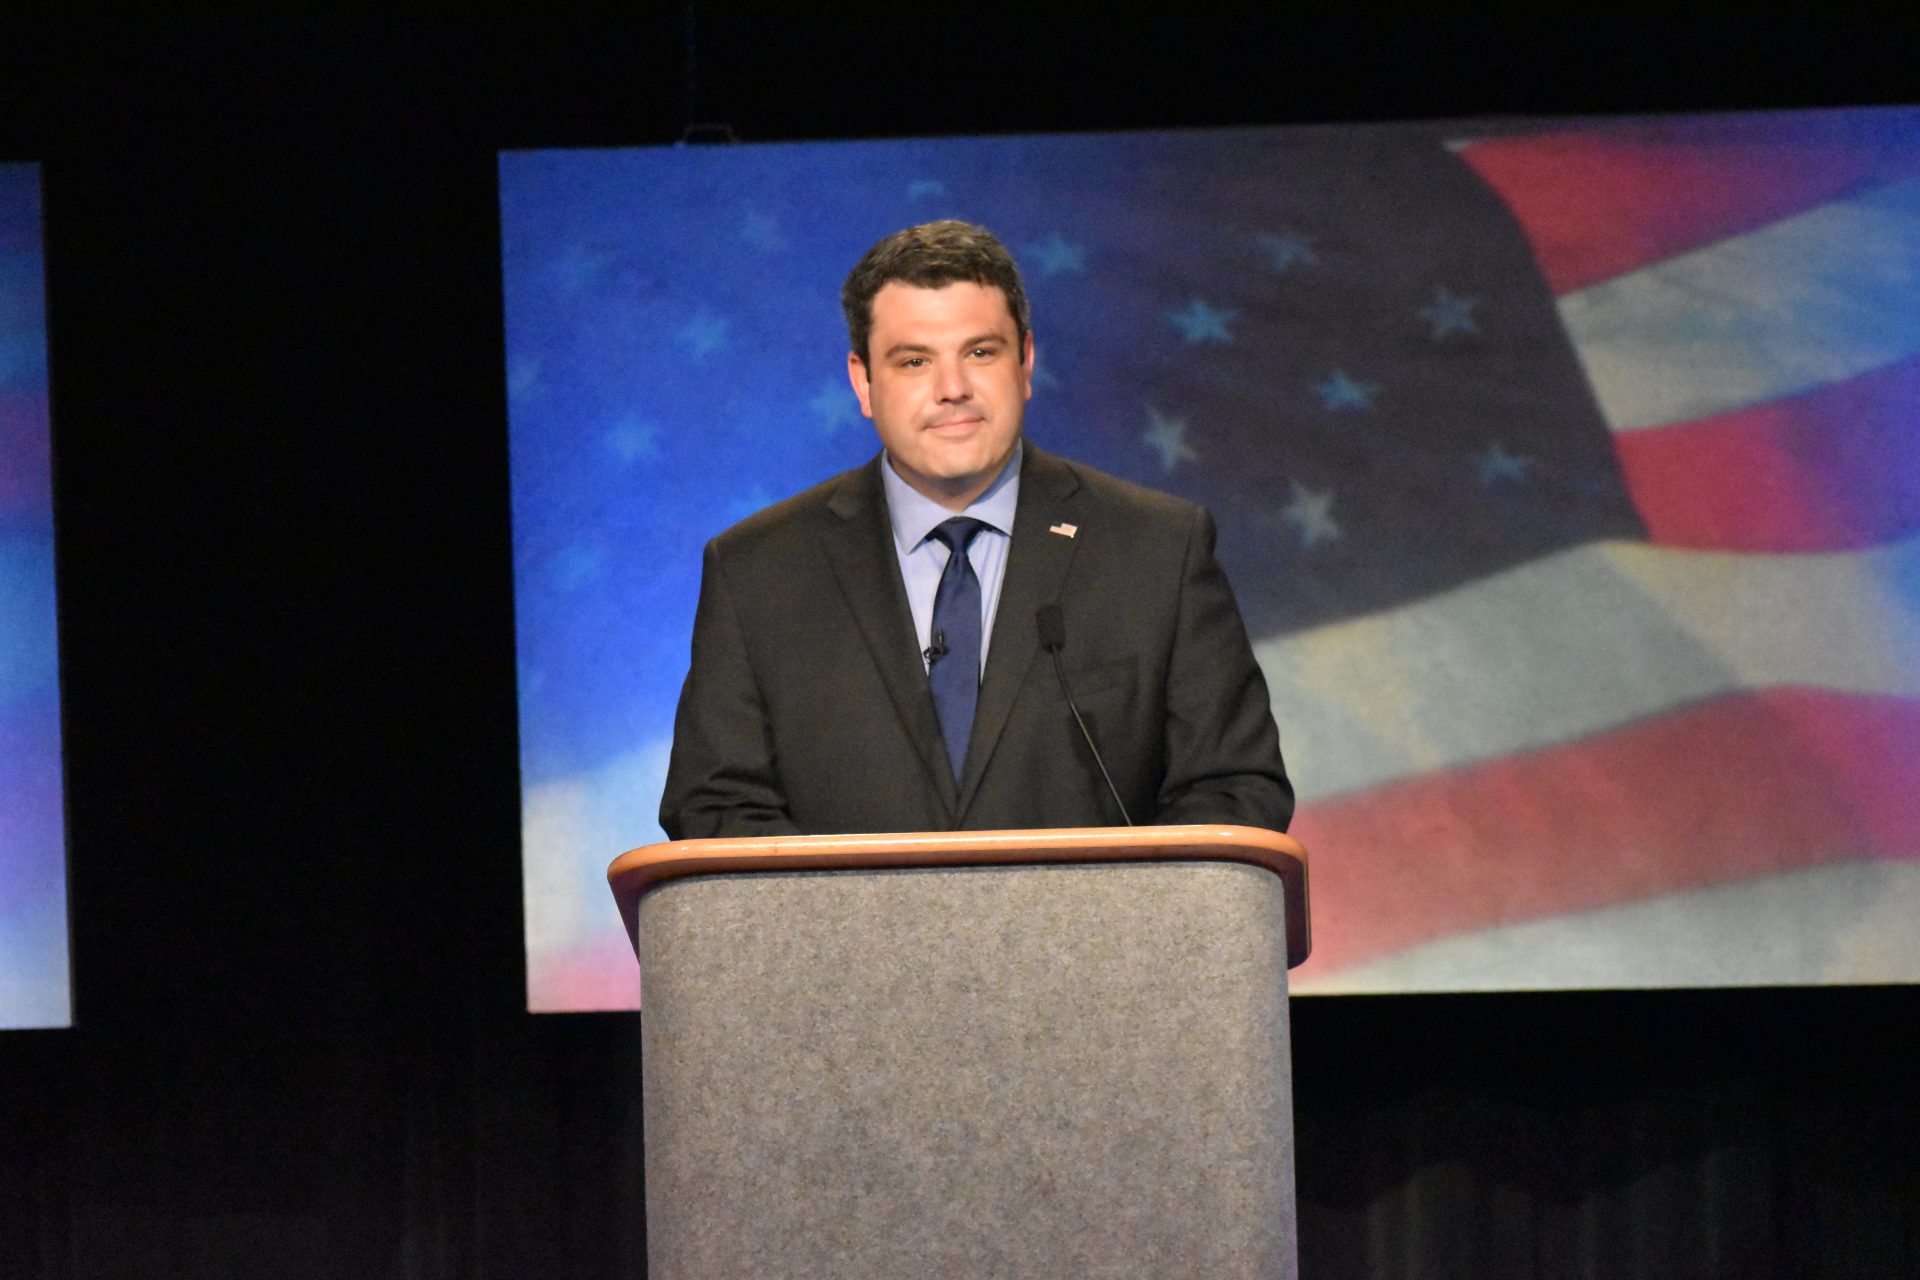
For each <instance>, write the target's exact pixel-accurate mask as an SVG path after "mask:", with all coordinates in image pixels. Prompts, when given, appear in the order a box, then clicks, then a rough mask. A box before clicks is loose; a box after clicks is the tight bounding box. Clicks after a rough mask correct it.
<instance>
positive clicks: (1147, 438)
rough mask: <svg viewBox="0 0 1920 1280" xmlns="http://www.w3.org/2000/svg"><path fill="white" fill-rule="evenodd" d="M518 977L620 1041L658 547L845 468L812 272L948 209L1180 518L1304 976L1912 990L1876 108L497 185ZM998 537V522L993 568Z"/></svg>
mask: <svg viewBox="0 0 1920 1280" xmlns="http://www.w3.org/2000/svg"><path fill="white" fill-rule="evenodd" d="M500 199H501V213H502V236H503V248H502V257H503V267H504V288H505V301H506V325H507V358H508V368H507V371H506V376H507V392H508V403H509V413H510V429H511V448H512V483H513V521H514V574H515V590H516V615H517V628H518V670H519V707H520V734H521V761H522V775H523V826H524V830H523V839H524V874H525V892H526V911H527V915H526V919H527V935H526V948H527V964H528V999H529V1004H530V1007H531V1008H533V1009H536V1010H563V1009H608V1008H628V1007H633V1006H634V1005H635V1004H636V1002H637V1000H638V998H639V991H638V982H637V980H636V977H635V969H634V962H633V957H632V953H631V951H630V949H629V946H628V944H627V942H626V940H625V939H624V938H623V937H622V936H621V931H620V925H619V921H618V919H617V917H616V916H615V914H614V911H613V907H612V904H611V900H610V899H609V897H608V895H607V891H606V888H605V885H604V882H603V880H602V874H603V870H604V868H605V865H606V863H607V862H608V860H609V859H611V858H612V857H614V856H615V855H616V854H618V853H620V852H621V851H622V850H625V849H627V848H630V847H633V846H636V845H640V844H644V843H648V842H651V841H654V840H657V839H660V838H661V832H660V828H659V826H658V823H657V820H656V810H657V806H658V803H659V797H660V790H661V782H662V777H663V774H664V770H665V767H666V761H667V757H668V752H669V749H670V745H671V729H672V717H673V709H674V705H675V700H676V697H677V695H678V691H679V687H680V682H681V680H682V678H683V677H684V675H685V672H686V668H687V646H688V636H689V631H690V627H691V619H692V611H693V605H694V598H695V592H696V589H697V585H698V582H697V579H698V572H699V564H700V550H701V546H702V544H703V543H704V542H705V541H706V540H707V539H708V538H710V537H712V536H713V535H714V534H716V533H718V532H719V531H720V530H721V529H723V528H725V527H726V526H727V525H729V524H731V523H732V522H734V521H736V520H738V519H740V518H742V517H743V516H745V515H747V514H749V513H751V512H753V511H755V510H756V509H758V508H760V507H762V506H765V505H766V504H768V503H770V502H773V501H775V500H777V499H779V498H782V497H785V496H787V495H788V494H791V493H794V492H796V491H798V490H799V489H801V488H804V487H806V486H808V485H811V484H813V483H815V482H817V481H819V480H822V479H824V478H826V477H828V476H830V475H832V474H834V473H836V472H838V471H841V470H844V469H847V468H850V467H854V466H856V465H859V464H861V463H862V462H864V461H866V460H867V459H868V458H869V457H871V456H872V455H873V453H874V451H875V448H876V445H875V441H874V438H873V435H872V432H871V431H870V429H869V428H868V424H867V423H866V422H865V421H864V420H863V419H862V418H861V416H860V414H859V411H858V406H857V404H856V402H855V400H854V397H853V395H852V392H851V391H850V389H849V387H848V384H847V378H846V372H845V356H846V348H847V339H846V335H845V330H844V327H843V325H842V322H841V319H840V315H839V311H838V290H839V286H840V283H841V281H842V279H843V277H844V275H845V273H846V272H847V270H848V269H849V268H850V267H851V266H852V264H853V263H854V262H855V260H856V259H858V257H859V256H860V254H861V253H862V252H863V251H864V250H865V249H866V247H867V246H868V245H869V244H870V243H872V242H873V241H874V240H876V239H877V238H879V237H880V236H882V235H885V234H886V233H888V232H891V231H893V230H896V229H898V228H900V227H902V226H905V225H908V224H911V223H915V222H920V221H925V220H929V219H933V218H939V217H959V218H965V219H968V220H970V221H975V222H980V223H984V224H986V225H987V226H989V227H991V228H993V229H994V230H995V231H996V232H997V233H998V234H999V235H1000V237H1001V238H1002V239H1003V240H1005V241H1006V242H1007V243H1008V244H1009V246H1010V247H1011V248H1012V249H1013V250H1014V252H1015V254H1016V256H1017V257H1018V258H1019V260H1020V263H1021V265H1022V269H1023V271H1024V273H1025V275H1026V278H1027V282H1028V286H1029V289H1030V291H1031V295H1032V302H1033V315H1034V330H1035V334H1036V342H1037V351H1038V356H1037V365H1038V368H1037V375H1036V376H1037V387H1036V391H1035V395H1034V398H1033V402H1032V404H1031V405H1030V407H1029V411H1028V417H1027V424H1028V433H1029V435H1030V437H1031V438H1032V439H1034V440H1035V441H1036V442H1037V443H1039V444H1040V445H1041V446H1042V447H1044V448H1046V449H1049V450H1052V451H1055V452H1058V453H1061V454H1064V455H1066V456H1068V457H1070V458H1074V459H1078V460H1080V461H1083V462H1085V463H1088V464H1090V465H1092V466H1095V467H1099V468H1101V469H1103V470H1106V471H1109V472H1112V473H1115V474H1117V475H1120V476H1123V477H1126V478H1127V479H1130V480H1134V481H1138V482H1140V483H1143V484H1146V485H1149V486H1152V487H1155V488H1159V489H1163V490H1166V491H1168V492H1171V493H1175V494H1178V495H1181V496H1183V497H1187V498H1191V499H1194V500H1197V501H1200V502H1203V503H1205V504H1206V505H1207V506H1208V507H1209V508H1210V509H1211V510H1212V511H1213V513H1214V514H1215V516H1216V517H1217V518H1218V521H1219V525H1220V530H1221V535H1220V548H1219V550H1220V555H1221V558H1222V560H1223V562H1224V563H1225V565H1226V567H1227V570H1228V572H1229V574H1230V576H1231V578H1232V581H1233V583H1234V586H1235V589H1236V591H1237V593H1238V595H1239V598H1240V601H1241V605H1242V607H1243V609H1244V611H1245V614H1246V617H1247V620H1248V623H1249V626H1250V628H1251V629H1252V631H1253V633H1254V639H1255V645H1256V650H1257V653H1258V656H1259V659H1260V662H1261V665H1262V668H1263V670H1264V671H1265V673H1266V676H1267V679H1268V682H1269V684H1270V685H1271V688H1272V696H1273V709H1274V714H1275V717H1276V718H1277V720H1278V722H1279V725H1280V731H1281V738H1282V743H1283V746H1284V749H1285V752H1286V756H1287V761H1288V764H1289V767H1290V769H1291V770H1292V772H1293V774H1294V777H1295V780H1296V783H1297V785H1298V788H1299V793H1300V810H1299V817H1298V820H1297V822H1296V824H1295V827H1294V832H1295V834H1297V835H1298V836H1299V837H1300V839H1301V840H1303V841H1304V842H1305V843H1306V845H1307V846H1308V847H1309V848H1310V849H1311V850H1312V851H1313V855H1314V863H1313V867H1314V872H1313V874H1314V891H1315V899H1314V917H1315V950H1314V956H1313V958H1312V960H1311V961H1309V963H1308V964H1307V966H1306V967H1305V968H1303V969H1302V970H1300V971H1299V972H1297V973H1296V975H1295V990H1296V991H1299V992H1303V993H1315V992H1318V993H1338V992H1415V991H1462V990H1511V989H1539V988H1603V987H1667V986H1718V985H1756V984H1816V983H1888V982H1912V981H1914V980H1916V978H1920V933H1917V932H1916V931H1915V930H1913V929H1912V927H1911V922H1912V921H1913V920H1915V919H1920V625H1916V622H1917V619H1916V613H1917V611H1920V444H1917V443H1916V438H1917V433H1916V416H1917V415H1916V409H1917V408H1920V111H1915V110H1911V109H1874V110H1855V111H1829V112H1794V113H1768V114H1742V115H1726V116H1675V117H1664V118H1634V119H1620V120H1584V121H1577V122H1574V121H1552V120H1547V121H1529V122H1513V121H1503V122H1498V123H1493V124H1488V123H1468V124H1460V123H1454V124H1415V125H1401V126H1354V127H1344V126H1343V127H1316V128H1278V129H1236V130H1221V131H1194V132H1178V133H1138V134H1115V135H1075V136H1030V137H1005V138H956V139H945V140H938V141H889V142H847V143H809V144H794V145H765V146H730V147H697V148H661V149H638V150H599V151H594V150H582V151H542V152H524V153H508V154H504V155H503V156H502V157H501V160H500ZM1016 537H1017V534H1016Z"/></svg>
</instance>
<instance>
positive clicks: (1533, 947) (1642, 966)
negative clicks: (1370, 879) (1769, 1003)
mask: <svg viewBox="0 0 1920 1280" xmlns="http://www.w3.org/2000/svg"><path fill="white" fill-rule="evenodd" d="M1521 861H1522V862H1524V861H1526V860H1525V859H1521ZM1916 919H1920V864H1916V863H1912V862H1838V863H1831V864H1828V865H1826V866H1821V867H1811V868H1808V869H1806V870H1802V871H1795V872H1791V873H1789V874H1786V875H1778V876H1769V877H1765V878H1762V879H1756V880H1746V881H1739V882H1735V883H1732V884H1726V885H1718V886H1715V887H1712V888H1707V889H1697V890H1694V891H1692V892H1689V893H1680V894H1673V895H1670V896H1667V897H1660V898H1651V899H1645V900H1642V901H1639V902H1629V903H1623V904H1621V905H1619V906H1613V907H1605V908H1602V909H1600V910H1596V911H1585V912H1578V913H1573V914H1568V915H1563V916H1551V917H1549V918H1547V919H1544V920H1534V921H1529V922H1527V923H1526V924H1516V925H1507V926H1504V927H1500V928H1493V929H1484V930H1480V931H1478V932H1475V933H1465V934H1456V935H1454V936H1452V937H1449V938H1443V939H1440V940H1439V941H1436V942H1430V943H1426V944H1424V945H1422V946H1418V947H1410V948H1408V949H1407V950H1405V951H1403V952H1400V953H1399V954H1398V955H1395V956H1391V957H1389V958H1387V959H1384V960H1378V961H1375V962H1374V963H1372V964H1366V965H1360V966H1357V967H1355V968H1352V969H1348V970H1346V971H1344V972H1339V973H1331V974H1327V975H1326V976H1324V977H1322V976H1320V975H1319V974H1317V973H1315V972H1314V968H1313V961H1312V960H1311V959H1309V960H1308V961H1307V963H1306V965H1305V966H1304V967H1303V968H1301V969H1300V970H1298V971H1297V972H1296V973H1295V974H1294V975H1292V977H1291V978H1290V979H1289V981H1288V985H1289V986H1290V987H1291V989H1292V990H1293V992H1294V994H1296V995H1345V994H1356V995H1357V994H1365V993H1379V992H1403V991H1548V990H1554V991H1560V990H1569V989H1572V990H1578V989H1582V988H1586V989H1597V988H1610V987H1744V986H1805V985H1817V984H1821V983H1882V982H1902V983H1905V982H1920V932H1916V931H1915V929H1914V928H1913V922H1914V921H1915V920H1916Z"/></svg>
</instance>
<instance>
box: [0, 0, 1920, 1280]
mask: <svg viewBox="0 0 1920 1280" xmlns="http://www.w3.org/2000/svg"><path fill="white" fill-rule="evenodd" d="M1187 10H1188V11H1186V12H1182V13H1180V14H1179V15H1178V16H1164V15H1163V16H1160V17H1157V18H1147V19H1141V18H1136V17H1131V16H1123V15H1122V14H1121V12H1120V11H1113V12H1110V13H1104V14H1101V13H1092V12H1090V13H1086V14H1068V13H1066V12H1064V11H1063V12H1061V13H1058V14H1051V15H1036V14H1034V13H1026V14H1021V13H1019V12H1018V11H1015V12H1013V13H1007V12H1005V11H1001V10H994V9H991V8H988V9H981V8H968V9H958V8H940V9H937V10H927V9H911V10H910V9H907V8H904V7H902V8H899V9H896V10H893V11H891V12H886V11H879V10H865V11H856V10H854V9H849V8H846V7H842V6H835V7H833V9H832V11H831V14H830V16H816V17H809V18H805V19H802V18H781V19H777V20H774V19H767V18H763V17H758V16H750V15H748V14H746V13H742V12H737V11H727V10H723V9H716V8H715V7H714V6H708V5H700V4H689V5H685V6H662V7H660V8H658V9H657V10H652V9H649V10H646V11H644V12H642V13H641V14H639V15H638V16H635V15H628V16H625V17H620V18H601V19H591V20H589V19H571V20H570V19H562V18H541V19H538V20H534V19H520V20H514V19H487V20H483V19H480V18H452V17H444V18H439V19H400V18H391V17H389V18H381V19H374V18H370V17H368V18H357V19H348V18H332V19H326V20H321V19H291V18H280V19H268V18H264V17H228V18H224V19H222V18H202V19H197V20H194V21H191V22H187V21H175V20H158V19H145V20H139V21H128V20H124V19H115V20H108V19H105V18H88V17H85V16H71V15H69V16H65V17H60V18H57V19H56V18H52V17H48V16H36V15H35V13H34V12H33V11H28V12H26V13H24V14H22V13H18V12H16V13H13V14H11V15H10V16H7V17H5V18H0V159H20V160H38V161H40V162H42V164H43V166H44V168H43V181H44V193H45V211H46V223H47V257H48V273H47V274H48V281H47V283H48V295H49V315H50V332H51V345H52V370H53V374H52V378H53V409H54V433H55V436H54V438H55V450H56V469H57V475H56V513H57V518H58V522H59V538H60V545H59V589H60V596H61V647H62V667H63V671H62V681H63V689H64V699H65V715H66V720H65V724H66V740H67V756H68V770H67V783H68V813H69V824H70V857H69V861H70V866H71V887H72V916H73V937H74V953H73V966H74V975H75V990H76V996H77V1006H78V1025H77V1026H76V1028H74V1029H72V1030H68V1031H56V1032H15V1033H5V1034H0V1126H3V1128H0V1275H5V1276H9V1277H10V1276H15V1275H19V1276H26V1277H77V1276H139V1277H170V1276H183V1277H184V1276H195V1277H198V1276H209V1277H224V1276H276V1277H305V1276H340V1277H349V1276H352V1277H359V1276H384V1275H395V1276H407V1277H439V1276H488V1277H508V1276H536V1275H538V1276H546V1275H567V1276H581V1277H590V1276H612V1275H638V1274H640V1273H641V1271H642V1270H643V1262H642V1258H643V1254H644V1239H645V1226H644V1222H643V1218H642V1200H641V1184H640V1175H639V1165H638V1160H637V1151H638V1140H639V1136H640V1133H639V1118H638V1098H637V1068H638V1034H637V1033H638V1022H637V1019H636V1018H635V1017H633V1016H632V1015H592V1016H572V1017H543V1018H533V1017H529V1016H528V1015H526V1014H525V1013H524V1012H522V1010H523V994H522V984H523V979H524V974H523V962H522V959H521V952H520V945H521V942H520V939H521V933H520V924H521V920H520V905H519V898H520V874H519V849H518V818H519V815H518V807H517V798H518V779H517V776H516V766H515V740H514V695H513V658H512V625H511V624H512V614H511V597H510V581H509V544H508V525H507V468H506V422H505V397H504V390H503V372H502V340H501V316H500V302H499V266H498V239H497V236H498V217H497V210H496V206H495V185H494V163H495V153H496V151H497V150H499V149H501V148H513V147H533V146H571V145H601V146H609V145H630V144H657V143H667V142H672V141H674V140H676V139H678V138H679V137H680V136H681V135H682V132H683V131H684V130H685V129H686V128H687V127H688V126H690V125H696V124H725V125H728V126H730V127H731V128H732V130H733V131H734V132H735V133H736V134H737V135H738V136H739V137H740V138H742V139H743V140H748V141H766V140H775V139H790V138H822V137H877V136H899V135H914V134H952V133H969V132H1002V131H1051V130H1074V129H1095V128H1097V129H1114V128H1132V127H1169V126H1194V125H1215V124H1269V123H1289V122H1317V121H1346V120H1392V119H1425V118H1434V117H1448V116H1452V117H1459V116H1473V115H1479V114H1515V113H1519V114H1543V113H1552V114H1569V113H1617V112H1638V111H1668V110H1709V109H1721V108H1752V107H1809V106H1830V105H1858V104H1871V103H1892V102H1903V101H1914V100H1916V99H1920V62H1916V60H1915V59H1914V58H1913V56H1912V49H1913V47H1914V45H1913V41H1912V38H1911V37H1912V34H1913V33H1912V32H1911V30H1907V29H1890V28H1889V27H1888V26H1887V25H1886V24H1885V23H1884V21H1883V22H1882V24H1881V25H1878V26H1876V27H1874V28H1872V29H1860V28H1854V27H1849V26H1846V25H1843V24H1842V23H1840V22H1838V21H1833V22H1829V21H1826V20H1815V19H1814V18H1812V17H1801V18H1793V19H1762V18H1760V17H1758V16H1757V15H1756V14H1754V13H1751V12H1750V13H1747V14H1746V15H1744V16H1743V17H1741V18H1739V19H1738V20H1735V19H1733V18H1731V17H1728V18H1722V19H1713V20H1709V19H1706V18H1699V19H1687V18H1682V17H1674V16H1668V17H1663V18H1661V19H1659V20H1657V21H1649V20H1636V19H1635V18H1633V17H1632V16H1631V15H1622V14H1614V15H1612V16H1611V17H1610V18H1608V19H1606V20H1602V19H1600V18H1593V19H1583V18H1578V17H1574V16H1568V15H1555V16H1533V17H1525V18H1522V17H1508V18H1498V19H1496V18H1492V17H1487V16H1481V17H1478V18H1470V19H1448V18H1441V17H1427V18H1420V19H1402V20H1390V19H1388V18H1386V17H1385V16H1383V15H1384V13H1385V10H1381V11H1379V12H1378V13H1375V12H1369V11H1367V10H1366V9H1365V8H1364V7H1361V6H1354V7H1351V8H1349V9H1348V10H1344V11H1340V12H1338V13H1337V14H1333V13H1322V12H1317V11H1312V10H1295V11H1285V12H1275V13H1273V14H1271V15H1270V16H1266V17H1260V18H1248V17H1244V16H1240V17H1233V18H1226V17H1221V18H1218V19H1215V18H1210V17H1207V16H1204V15H1203V14H1202V13H1201V12H1200V11H1198V10H1196V9H1194V8H1193V7H1191V6H1189V7H1187ZM1834 16H1835V17H1838V16H1840V15H1837V14H1836V15H1834ZM1307 803H1311V798H1310V797H1308V798H1307ZM1324 856H1337V855H1336V854H1334V853H1333V852H1332V851H1324ZM609 909H611V907H609ZM1916 1007H1917V1006H1916V1001H1915V999H1914V997H1913V993H1912V991H1911V990H1909V989H1851V990H1793V991H1765V990H1762V991H1719V992H1639V993H1592V994H1562V995H1511V996H1480V997H1427V998H1371V999H1359V998H1351V999H1325V1000H1313V1001H1303V1002H1300V1003H1297V1004H1296V1006H1295V1010H1294V1029H1295V1058H1296V1063H1297V1071H1298V1077H1297V1083H1296V1095H1295V1106H1296V1113H1297V1117H1298V1126H1299V1144H1300V1145H1299V1184H1300V1201H1301V1254H1302V1263H1303V1274H1305V1275H1306V1276H1308V1277H1310V1278H1311V1280H1328V1278H1331V1277H1342V1276H1379V1277H1387V1276H1392V1277H1426V1276H1443V1275H1444V1276H1474V1277H1479V1276H1595V1277H1602V1276H1604V1277H1627V1276H1692V1275H1727V1276H1775V1275H1778V1276H1815V1275H1817V1276H1847V1277H1859V1276H1873V1275H1886V1276H1893V1275H1909V1276H1911V1275H1916V1274H1920V1225H1916V1224H1917V1223H1920V1172H1916V1170H1920V1156H1916V1154H1915V1152H1916V1151H1917V1150H1920V1144H1917V1143H1916V1138H1920V1125H1917V1124H1916V1108H1915V1105H1914V1103H1913V1101H1912V1092H1913V1089H1914V1085H1915V1079H1916V1076H1915V1070H1916V1066H1917V1065H1920V1059H1917V1058H1916V1055H1915V1053H1914V1051H1913V1049H1912V1048H1911V1047H1910V1045H1909V1039H1910V1037H1911V1035H1912V1032H1913V1029H1914V1024H1915V1012H1916Z"/></svg>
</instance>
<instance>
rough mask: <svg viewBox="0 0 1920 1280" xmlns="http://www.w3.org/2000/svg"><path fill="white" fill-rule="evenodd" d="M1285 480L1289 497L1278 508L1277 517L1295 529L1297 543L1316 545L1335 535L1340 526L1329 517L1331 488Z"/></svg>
mask: <svg viewBox="0 0 1920 1280" xmlns="http://www.w3.org/2000/svg"><path fill="white" fill-rule="evenodd" d="M1288 484H1289V485H1290V486H1291V487H1292V489H1293V498H1292V500H1291V501H1289V502H1288V503H1287V505H1286V506H1284V507H1282V508H1280V518H1281V519H1282V520H1285V521H1286V522H1287V523H1288V524H1290V525H1292V526H1293V527H1294V529H1295V530H1297V531H1298V532H1299V534H1300V545H1301V546H1302V547H1316V546H1318V545H1320V544H1321V543H1323V542H1332V541H1334V540H1335V539H1336V538H1338V537H1339V536H1340V526H1339V525H1337V524H1335V523H1334V520H1333V491H1332V490H1331V489H1321V490H1313V489H1309V488H1307V487H1306V486H1305V485H1303V484H1301V483H1300V482H1299V481H1298V480H1290V481H1288Z"/></svg>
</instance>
